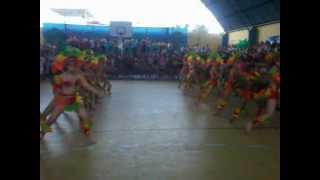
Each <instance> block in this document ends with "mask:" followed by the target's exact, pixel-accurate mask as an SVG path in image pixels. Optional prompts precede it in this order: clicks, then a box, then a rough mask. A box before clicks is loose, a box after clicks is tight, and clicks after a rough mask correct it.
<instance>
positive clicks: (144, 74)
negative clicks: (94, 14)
mask: <svg viewBox="0 0 320 180" xmlns="http://www.w3.org/2000/svg"><path fill="white" fill-rule="evenodd" d="M66 42H67V44H68V45H71V46H74V47H77V48H79V49H81V50H85V49H91V50H93V51H94V52H95V54H104V55H106V56H107V59H108V62H107V63H108V74H109V78H110V79H178V78H179V77H178V75H179V71H180V69H181V68H182V64H183V62H182V60H183V57H184V55H185V53H187V52H190V51H193V52H196V53H197V54H199V55H201V56H202V58H204V59H206V58H207V57H208V55H209V53H210V52H211V50H210V48H209V47H208V46H205V47H200V46H198V45H195V46H193V47H175V46H174V45H173V44H171V43H168V42H159V41H152V40H150V39H148V38H145V39H141V40H137V39H125V40H123V41H119V40H118V39H87V38H82V39H79V38H77V37H75V36H73V37H70V38H68V39H67V41H66ZM57 49H58V48H57V47H56V46H54V45H48V44H46V45H44V46H42V47H41V48H40V75H41V77H42V79H46V78H49V77H50V65H51V63H52V60H53V58H54V56H55V55H56V53H57ZM234 51H239V49H237V48H236V47H235V46H229V47H227V48H222V47H219V48H218V53H219V55H220V56H221V57H223V58H224V57H225V56H229V55H230V54H231V53H232V52H234ZM270 51H273V52H280V44H279V43H269V42H261V43H259V44H257V45H254V46H250V47H249V48H246V49H242V50H241V51H240V53H241V54H242V55H243V56H244V58H246V59H249V60H252V62H253V63H255V62H257V61H258V60H257V59H261V58H260V57H263V56H264V55H265V53H267V52H270Z"/></svg>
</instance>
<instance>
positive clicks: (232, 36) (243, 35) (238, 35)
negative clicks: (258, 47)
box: [228, 30, 249, 45]
mask: <svg viewBox="0 0 320 180" xmlns="http://www.w3.org/2000/svg"><path fill="white" fill-rule="evenodd" d="M248 38H249V31H248V30H240V31H235V32H229V41H228V45H233V44H237V43H238V42H239V41H240V40H244V39H248Z"/></svg>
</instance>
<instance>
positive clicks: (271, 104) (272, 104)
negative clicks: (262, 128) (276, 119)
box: [246, 99, 277, 133]
mask: <svg viewBox="0 0 320 180" xmlns="http://www.w3.org/2000/svg"><path fill="white" fill-rule="evenodd" d="M276 107H277V100H276V99H269V100H268V101H267V107H266V112H265V114H263V115H260V116H259V118H263V119H261V120H260V119H258V122H257V120H255V121H249V122H248V123H247V124H246V132H247V133H249V132H251V130H252V128H253V127H254V126H256V125H258V123H260V122H263V121H265V120H266V119H268V118H271V117H272V116H273V114H274V112H275V110H276Z"/></svg>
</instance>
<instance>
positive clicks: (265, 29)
mask: <svg viewBox="0 0 320 180" xmlns="http://www.w3.org/2000/svg"><path fill="white" fill-rule="evenodd" d="M257 29H258V41H259V42H261V41H266V40H267V39H268V37H270V36H280V23H275V24H269V25H265V26H260V27H258V28H257Z"/></svg>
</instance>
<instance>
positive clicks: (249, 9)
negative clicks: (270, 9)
mask: <svg viewBox="0 0 320 180" xmlns="http://www.w3.org/2000/svg"><path fill="white" fill-rule="evenodd" d="M269 3H270V0H267V1H263V2H261V3H258V4H256V5H254V6H250V7H248V8H244V9H240V8H239V9H238V10H237V11H234V12H232V13H230V14H227V15H224V17H225V18H228V17H231V16H234V15H237V14H240V13H241V12H243V11H251V10H253V9H256V8H259V7H262V6H264V5H266V4H269Z"/></svg>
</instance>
